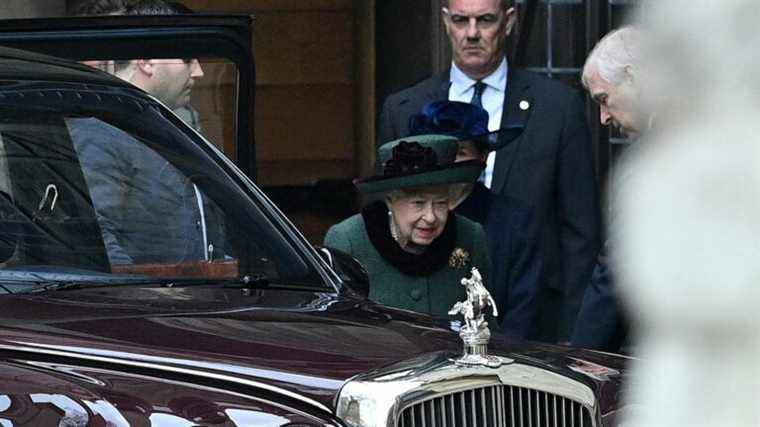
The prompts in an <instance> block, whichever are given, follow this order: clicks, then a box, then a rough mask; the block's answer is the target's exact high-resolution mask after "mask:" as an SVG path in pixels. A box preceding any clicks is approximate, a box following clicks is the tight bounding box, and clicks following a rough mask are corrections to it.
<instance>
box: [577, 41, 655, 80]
mask: <svg viewBox="0 0 760 427" xmlns="http://www.w3.org/2000/svg"><path fill="white" fill-rule="evenodd" d="M641 43H642V40H641V32H640V31H639V30H638V29H637V28H635V27H632V26H625V27H621V28H618V29H617V30H614V31H611V32H609V33H607V35H605V36H604V37H602V39H601V40H599V43H597V44H596V46H594V49H592V50H591V53H589V55H588V58H587V59H586V63H585V64H584V66H583V76H582V79H581V80H582V82H583V86H585V87H586V88H588V79H589V77H590V76H589V75H590V73H591V72H592V71H593V70H596V71H597V72H598V73H599V76H600V77H601V78H602V79H603V80H604V81H606V82H607V83H609V84H611V85H618V84H620V82H622V81H623V75H624V73H625V69H626V67H639V66H640V65H641V60H642V58H641Z"/></svg>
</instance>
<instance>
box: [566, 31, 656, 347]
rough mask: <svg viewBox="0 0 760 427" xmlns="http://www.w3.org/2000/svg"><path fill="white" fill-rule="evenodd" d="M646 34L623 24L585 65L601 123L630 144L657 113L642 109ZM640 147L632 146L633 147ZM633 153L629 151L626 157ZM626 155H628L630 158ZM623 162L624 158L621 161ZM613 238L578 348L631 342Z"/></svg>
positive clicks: (588, 299)
mask: <svg viewBox="0 0 760 427" xmlns="http://www.w3.org/2000/svg"><path fill="white" fill-rule="evenodd" d="M640 52H641V36H640V32H639V30H638V29H636V28H634V27H623V28H620V29H617V30H614V31H612V32H610V33H608V34H607V35H606V36H604V38H602V39H601V40H600V41H599V43H597V45H596V46H595V47H594V49H593V50H592V51H591V53H590V54H589V56H588V58H587V59H586V63H585V65H584V67H583V76H582V80H583V85H584V87H586V89H587V90H588V92H589V95H590V96H591V98H592V99H593V100H594V101H595V102H597V103H598V104H599V121H600V122H601V123H602V124H603V125H607V126H613V127H615V128H617V129H619V130H620V132H621V133H622V134H623V135H626V136H627V137H628V139H629V143H630V144H634V145H635V144H636V140H637V139H638V138H639V137H640V136H641V133H642V132H645V131H647V130H648V129H649V128H650V126H651V125H652V117H651V116H648V115H647V114H645V113H644V112H643V111H642V103H641V99H640V93H641V88H640V86H639V84H640V82H641V78H642V76H641V72H640V69H641V67H640V64H641V61H642V58H641V55H640ZM631 149H635V148H634V147H629V148H628V149H627V150H631ZM626 154H629V153H625V154H624V156H625V155H626ZM624 160H625V159H622V161H623V162H624ZM619 161H620V160H619ZM627 175H628V174H627V173H625V172H624V171H621V170H617V171H615V172H614V173H613V176H614V178H613V182H612V185H611V186H610V192H611V200H610V206H615V205H617V203H616V202H615V200H614V199H615V198H616V197H617V195H616V190H618V189H619V188H620V186H621V184H622V182H621V181H623V180H625V179H626V177H627ZM616 216H617V215H616V214H615V212H609V214H608V218H607V220H608V223H609V229H610V234H612V235H615V234H616V230H615V228H616V227H617V221H616ZM610 245H611V244H610V241H609V240H608V241H607V242H605V245H604V249H603V250H602V252H601V253H600V255H599V258H598V260H597V263H596V266H595V267H594V272H593V274H592V276H591V281H590V283H589V286H588V289H586V294H585V295H584V298H583V305H582V306H581V310H580V313H579V315H578V321H577V322H576V325H575V330H574V331H573V336H572V339H571V344H572V345H573V346H576V347H584V348H592V349H595V350H603V351H610V352H619V351H621V350H622V349H623V348H624V347H625V346H627V341H628V340H627V338H628V329H629V322H628V321H627V319H626V316H625V315H624V313H623V310H622V309H621V305H620V299H619V297H618V293H617V287H616V285H615V277H614V274H613V271H612V269H611V268H610V265H609V263H608V258H607V256H608V251H609V250H610ZM613 246H614V245H613Z"/></svg>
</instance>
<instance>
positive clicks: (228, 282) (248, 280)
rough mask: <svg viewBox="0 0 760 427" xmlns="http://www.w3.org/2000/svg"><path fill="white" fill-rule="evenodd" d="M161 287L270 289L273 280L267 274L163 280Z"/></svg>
mask: <svg viewBox="0 0 760 427" xmlns="http://www.w3.org/2000/svg"><path fill="white" fill-rule="evenodd" d="M160 282H161V285H163V286H166V287H167V288H171V287H175V286H203V285H213V284H222V285H223V286H224V287H225V288H240V289H246V288H247V289H264V288H267V287H269V285H270V284H271V283H272V280H271V279H270V278H269V276H267V275H265V274H259V273H257V274H246V275H243V276H240V277H225V278H176V279H162V280H161V281H160Z"/></svg>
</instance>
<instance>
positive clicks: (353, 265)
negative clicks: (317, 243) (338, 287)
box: [317, 247, 369, 298]
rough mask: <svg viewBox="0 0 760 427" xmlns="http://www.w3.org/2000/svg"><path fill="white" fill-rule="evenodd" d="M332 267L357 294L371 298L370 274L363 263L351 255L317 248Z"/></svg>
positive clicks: (332, 249) (330, 249)
mask: <svg viewBox="0 0 760 427" xmlns="http://www.w3.org/2000/svg"><path fill="white" fill-rule="evenodd" d="M317 249H318V252H319V254H320V255H321V256H322V259H324V260H325V261H326V262H327V263H328V264H329V265H330V267H332V269H333V270H335V272H336V273H338V275H339V276H340V278H341V280H343V282H344V283H345V284H346V285H347V286H348V287H349V288H351V290H352V291H354V292H356V293H357V294H359V295H361V296H363V297H365V298H366V297H368V296H369V274H367V270H366V269H365V268H364V266H363V265H362V263H361V262H359V260H357V259H356V258H354V257H352V256H351V255H349V254H347V253H345V252H343V251H340V250H338V249H334V248H326V247H319V248H317Z"/></svg>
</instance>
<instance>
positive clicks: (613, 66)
mask: <svg viewBox="0 0 760 427" xmlns="http://www.w3.org/2000/svg"><path fill="white" fill-rule="evenodd" d="M641 64H642V61H641V34H640V32H639V30H638V29H637V28H634V27H631V26H627V27H622V28H619V29H617V30H614V31H612V32H610V33H608V34H607V35H606V36H604V38H602V39H601V40H600V41H599V43H597V45H596V46H595V47H594V49H593V50H592V51H591V53H590V54H589V56H588V58H587V59H586V64H585V65H584V66H583V76H582V81H583V86H584V87H585V88H586V89H587V90H588V92H589V95H591V98H592V99H593V100H594V101H596V102H597V103H598V104H599V121H600V122H601V123H602V124H603V125H608V126H614V127H616V128H618V129H619V130H620V131H621V132H622V133H623V134H624V135H626V136H628V137H630V138H636V137H637V136H639V134H640V133H641V132H642V131H644V130H645V129H647V128H649V127H650V126H651V118H650V117H647V114H644V113H643V112H642V111H641V110H642V103H641V100H640V97H641V90H640V89H641V88H640V84H641Z"/></svg>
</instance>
